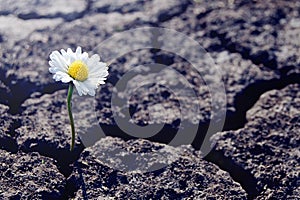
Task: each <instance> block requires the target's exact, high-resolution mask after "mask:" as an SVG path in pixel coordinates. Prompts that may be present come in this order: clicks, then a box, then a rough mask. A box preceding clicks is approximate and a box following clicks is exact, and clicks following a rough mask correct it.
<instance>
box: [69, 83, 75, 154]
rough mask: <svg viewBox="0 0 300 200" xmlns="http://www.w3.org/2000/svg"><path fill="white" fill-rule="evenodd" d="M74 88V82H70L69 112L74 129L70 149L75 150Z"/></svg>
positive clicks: (72, 128) (72, 129)
mask: <svg viewBox="0 0 300 200" xmlns="http://www.w3.org/2000/svg"><path fill="white" fill-rule="evenodd" d="M73 89H74V86H73V83H70V85H69V90H68V98H67V104H68V113H69V118H70V123H71V131H72V142H71V148H70V151H73V149H74V145H75V126H74V119H73V114H72V102H71V100H72V94H73Z"/></svg>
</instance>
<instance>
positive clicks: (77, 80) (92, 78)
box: [49, 47, 108, 96]
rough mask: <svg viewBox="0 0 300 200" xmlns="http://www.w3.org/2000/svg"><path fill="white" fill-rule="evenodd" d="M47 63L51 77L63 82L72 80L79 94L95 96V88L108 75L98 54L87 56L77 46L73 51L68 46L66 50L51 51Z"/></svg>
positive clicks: (106, 68)
mask: <svg viewBox="0 0 300 200" xmlns="http://www.w3.org/2000/svg"><path fill="white" fill-rule="evenodd" d="M49 65H50V67H49V72H50V73H52V74H54V75H53V79H54V80H55V81H61V82H63V83H69V82H71V81H72V83H73V84H74V85H75V88H76V90H77V92H78V94H79V95H80V96H82V95H87V94H89V95H91V96H95V94H96V91H95V90H96V89H97V88H98V86H99V85H100V84H104V83H105V82H104V81H105V80H106V78H107V76H108V66H107V64H106V63H104V62H100V57H99V55H97V54H94V55H92V56H91V57H89V56H88V53H87V52H82V49H81V47H77V48H76V51H75V52H73V51H72V50H71V49H70V48H68V49H67V51H65V50H64V49H61V50H60V52H59V51H53V52H52V53H51V54H50V61H49Z"/></svg>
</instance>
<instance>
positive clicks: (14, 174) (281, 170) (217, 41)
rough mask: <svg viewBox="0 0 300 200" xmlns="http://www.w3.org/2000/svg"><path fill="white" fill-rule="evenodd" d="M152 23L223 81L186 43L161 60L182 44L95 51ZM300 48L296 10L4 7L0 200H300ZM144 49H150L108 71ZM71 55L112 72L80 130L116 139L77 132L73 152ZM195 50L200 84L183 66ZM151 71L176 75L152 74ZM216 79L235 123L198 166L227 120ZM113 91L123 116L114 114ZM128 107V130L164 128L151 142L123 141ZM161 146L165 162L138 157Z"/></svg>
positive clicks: (245, 4)
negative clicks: (80, 53)
mask: <svg viewBox="0 0 300 200" xmlns="http://www.w3.org/2000/svg"><path fill="white" fill-rule="evenodd" d="M149 26H154V27H163V28H168V29H172V30H176V31H179V32H181V33H183V34H186V35H187V36H189V37H190V38H192V39H193V40H194V41H197V42H198V43H199V44H200V45H201V46H202V47H203V48H204V49H205V50H206V51H207V52H208V53H209V55H210V58H212V59H213V61H214V63H215V64H216V66H217V67H218V70H219V71H221V72H222V80H219V79H218V77H217V76H215V74H214V71H213V70H212V68H210V67H209V63H208V61H207V59H206V57H205V56H203V57H201V58H200V59H197V58H199V55H197V53H198V52H191V51H189V50H190V49H189V48H188V47H191V46H192V45H193V44H192V43H189V42H187V41H180V44H181V45H182V47H183V48H182V49H180V51H178V52H169V51H166V50H161V49H168V48H170V47H172V46H173V45H175V44H178V38H176V37H170V38H163V37H161V35H159V33H156V32H149V31H144V32H142V33H141V32H139V34H132V35H128V34H127V35H121V36H122V37H119V38H117V39H116V42H115V43H111V44H110V45H111V46H107V47H106V48H104V49H97V48H95V47H97V45H99V44H100V43H101V42H102V41H104V40H106V39H108V38H110V37H111V36H114V35H115V34H118V33H120V32H122V31H126V30H130V29H132V28H141V27H149ZM132 38H133V39H132ZM299 39H300V3H299V2H298V1H283V0H279V1H271V0H265V1H260V0H258V1H245V0H228V1H225V0H216V1H208V0H197V1H196V0H195V1H192V0H184V1H177V0H165V1H159V0H149V1H142V0H124V1H117V0H113V1H107V0H101V1H100V0H99V1H98V0H85V1H84V0H76V1H71V2H66V1H62V0H55V1H46V0H35V1H30V2H26V1H12V0H0V45H1V48H0V116H1V117H0V125H1V126H0V160H1V164H0V199H97V198H98V199H299V196H300V178H299V173H300V164H299V162H300V152H299V144H300V136H299V129H300V125H299V123H300V92H299V89H300V70H299V69H300V66H299V65H300V59H299V52H300V51H299V50H300V44H299ZM141 41H142V42H146V43H147V42H149V43H153V44H154V47H155V48H152V49H138V50H135V51H131V52H128V53H127V52H126V54H124V55H121V56H120V57H118V58H117V59H115V60H113V61H110V60H106V59H107V58H109V57H110V55H112V54H113V53H114V52H118V50H120V51H121V50H122V49H123V47H126V45H128V46H129V45H133V46H135V45H136V46H139V45H140V43H139V42H141ZM76 46H82V47H83V50H84V51H88V52H89V53H98V54H100V56H101V57H102V59H103V60H104V61H106V62H108V61H110V62H111V63H110V67H109V73H110V75H109V77H108V79H107V83H106V84H105V85H103V86H101V90H99V91H98V92H97V95H96V97H95V98H85V99H84V101H82V99H80V97H78V96H76V95H75V97H74V105H77V107H78V108H79V110H76V111H74V112H75V113H74V117H75V120H76V119H77V122H80V124H77V125H76V126H77V127H80V126H82V127H88V126H89V125H90V124H91V123H96V125H98V126H100V127H101V128H102V130H103V131H104V133H105V135H107V137H101V136H95V135H93V136H92V138H94V139H93V140H91V139H90V137H89V135H85V132H86V130H85V129H81V128H78V133H79V134H81V140H79V138H78V139H77V141H76V142H77V143H76V147H75V150H74V151H73V152H70V151H69V142H70V139H71V133H70V127H69V120H68V116H67V109H66V94H67V87H68V86H67V85H65V84H62V83H55V82H54V80H53V79H52V77H51V75H50V73H49V72H48V57H49V54H50V53H51V51H53V50H59V49H62V48H64V49H66V48H68V47H71V48H73V49H74V48H76ZM116 49H117V50H116ZM101 50H102V51H101ZM187 53H188V54H189V55H190V56H191V57H190V58H191V59H192V60H193V65H196V66H199V67H200V68H201V70H200V71H201V73H199V72H198V71H197V70H195V68H194V67H193V65H192V64H191V63H190V62H188V60H187V59H186V58H184V57H182V56H180V55H186V54H187ZM155 64H160V65H165V66H167V68H168V69H169V70H165V71H161V72H160V73H158V74H154V73H149V71H151V70H153V68H155V67H157V66H158V65H155ZM140 65H143V66H142V67H140V68H139V67H138V66H140ZM130 70H133V72H135V73H137V74H140V75H138V76H136V77H134V78H133V79H132V80H133V83H128V84H127V89H126V91H118V88H116V87H115V85H116V83H117V82H118V80H120V79H121V78H122V77H123V76H124V75H126V73H128V71H130ZM175 72H177V73H179V74H181V76H180V77H179V78H177V76H176V73H175ZM142 74H143V75H142ZM210 80H212V81H220V82H222V83H223V84H224V88H225V92H226V102H225V103H226V104H225V105H226V106H225V110H224V112H225V113H226V119H225V121H224V126H223V129H222V130H218V131H215V132H214V133H213V134H212V136H211V137H210V143H211V145H213V149H212V150H211V152H210V153H209V154H208V155H206V156H204V157H203V156H201V155H202V152H201V151H200V150H199V149H200V148H201V144H202V142H203V138H204V136H205V133H206V131H207V129H208V125H209V123H210V122H211V123H218V120H221V118H218V117H219V116H217V114H216V113H214V111H213V109H212V99H211V98H212V96H211V95H212V93H211V92H213V91H211V90H210V88H209V87H208V86H207V85H206V83H207V81H208V82H209V81H210ZM143 83H149V84H146V85H145V84H143ZM166 86H170V87H175V88H176V91H175V92H174V91H170V89H169V88H168V87H166ZM137 87H138V88H137ZM187 87H189V88H191V89H192V90H193V92H194V93H195V95H196V97H197V98H193V96H191V94H190V93H189V92H188V91H187V90H186V88H187ZM113 92H117V98H124V99H125V100H126V102H127V105H121V106H120V105H119V106H116V107H114V109H112V104H111V99H112V93H113ZM127 94H131V95H127ZM176 94H180V95H179V96H178V95H176ZM223 100H224V97H223V96H222V95H219V96H218V95H217V101H219V102H221V103H222V102H224V101H223ZM180 102H183V103H184V106H183V105H182V103H180ZM74 105H73V107H74ZM182 106H183V107H182ZM195 106H198V109H199V112H197V110H193V109H194V107H195ZM124 108H125V109H129V110H130V115H131V119H130V120H129V122H128V123H132V124H138V125H142V126H145V125H161V124H163V125H164V127H163V129H162V130H161V131H160V132H159V133H158V134H157V135H155V136H152V137H150V138H146V139H141V138H142V137H141V138H140V139H139V138H135V137H133V136H131V135H130V134H126V132H124V131H122V130H121V129H120V127H118V125H117V123H116V121H115V117H116V116H117V117H120V118H122V117H124V115H125V114H126V113H124V112H125V111H124ZM74 109H75V108H74ZM91 111H92V114H91ZM191 111H192V112H191ZM194 111H195V112H194ZM114 112H115V113H114ZM194 113H197V114H196V115H195V114H194ZM212 116H216V118H215V120H211V117H212ZM183 121H185V124H184V126H182V125H181V122H183ZM193 126H197V127H198V131H197V133H196V136H195V138H194V140H193V141H192V142H191V143H190V144H184V145H180V146H170V145H168V144H169V143H170V141H171V140H172V138H173V137H175V135H176V133H177V132H178V130H183V133H184V134H186V135H187V136H188V135H189V134H191V133H190V132H189V130H190V129H189V127H193ZM136 134H139V135H140V136H142V134H143V133H142V132H141V133H136ZM160 149H164V150H163V151H162V152H163V158H160V159H153V158H148V157H137V158H135V159H136V160H134V159H131V158H130V157H129V155H130V154H131V153H140V154H143V155H144V154H146V153H148V152H155V151H157V150H160ZM120 150H122V152H123V151H124V152H125V153H124V152H123V153H116V152H119V151H120ZM143 159H144V160H143ZM141 160H142V162H141ZM122 162H123V163H126V162H127V163H129V164H130V165H129V166H130V167H132V169H131V170H128V169H127V168H126V166H125V165H123V164H122ZM157 166H162V167H161V168H158V169H156V167H157ZM135 168H143V169H148V171H147V172H145V173H144V172H141V171H139V170H134V169H135ZM152 168H155V169H156V170H154V171H151V169H152Z"/></svg>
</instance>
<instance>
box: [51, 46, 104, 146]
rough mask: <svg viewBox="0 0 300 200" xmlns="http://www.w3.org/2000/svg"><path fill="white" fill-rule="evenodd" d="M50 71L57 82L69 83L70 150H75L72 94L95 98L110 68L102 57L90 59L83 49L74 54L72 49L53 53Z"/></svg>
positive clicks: (95, 55)
mask: <svg viewBox="0 0 300 200" xmlns="http://www.w3.org/2000/svg"><path fill="white" fill-rule="evenodd" d="M49 65H50V68H49V71H50V73H52V74H54V75H53V79H54V80H55V81H61V82H63V83H69V91H68V97H67V104H68V114H69V119H70V123H71V131H72V141H71V147H70V150H71V151H72V150H73V149H74V145H75V125H74V119H73V115H72V105H71V100H72V94H73V88H74V86H75V87H76V90H77V92H78V94H79V95H80V96H82V95H87V94H89V95H91V96H95V94H96V89H97V88H98V87H99V85H100V84H104V83H105V82H104V81H105V80H106V77H107V76H108V67H107V64H106V63H104V62H100V57H99V55H97V54H94V55H93V56H91V57H89V55H88V53H86V52H83V53H82V50H81V47H77V49H76V51H75V52H73V51H72V50H71V49H70V48H68V49H67V51H65V50H64V49H62V50H60V52H59V51H53V52H52V53H51V54H50V61H49Z"/></svg>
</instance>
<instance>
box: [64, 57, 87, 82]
mask: <svg viewBox="0 0 300 200" xmlns="http://www.w3.org/2000/svg"><path fill="white" fill-rule="evenodd" d="M88 72H89V71H88V68H87V66H86V64H84V63H83V62H82V61H80V60H75V61H74V62H73V63H72V64H71V65H70V66H69V69H68V74H69V75H70V76H71V77H72V78H74V79H75V80H78V81H85V80H86V79H87V78H88Z"/></svg>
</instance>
